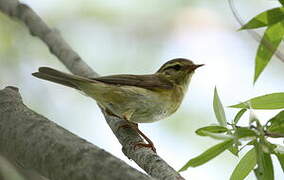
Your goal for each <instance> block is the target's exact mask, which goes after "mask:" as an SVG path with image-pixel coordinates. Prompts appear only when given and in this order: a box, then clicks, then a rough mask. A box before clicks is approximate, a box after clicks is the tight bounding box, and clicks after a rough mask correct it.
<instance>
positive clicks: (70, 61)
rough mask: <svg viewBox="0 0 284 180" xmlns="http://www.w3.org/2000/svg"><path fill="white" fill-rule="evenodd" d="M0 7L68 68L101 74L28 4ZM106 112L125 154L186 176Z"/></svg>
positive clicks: (151, 168)
mask: <svg viewBox="0 0 284 180" xmlns="http://www.w3.org/2000/svg"><path fill="white" fill-rule="evenodd" d="M0 10H1V11H2V12H4V13H5V14H7V15H9V16H11V17H14V18H17V19H19V20H20V21H22V22H24V23H25V25H26V26H27V28H28V29H29V30H30V32H31V35H33V36H37V37H39V38H40V39H41V40H42V41H43V42H45V44H46V45H47V46H48V47H49V49H50V51H51V53H53V54H54V55H55V56H56V57H58V59H59V60H60V61H61V62H62V63H63V64H64V65H65V66H66V68H67V69H68V70H69V71H71V72H72V73H74V74H77V75H81V76H86V77H96V76H98V75H97V73H95V71H93V70H92V69H91V68H90V67H89V66H88V65H87V64H86V63H85V62H84V61H83V60H82V59H81V58H80V57H79V55H78V54H77V53H75V51H74V50H72V49H71V47H70V46H69V45H68V44H67V43H66V42H65V41H64V40H63V39H62V37H61V36H60V34H59V33H58V31H54V30H51V29H50V28H49V27H48V26H47V25H46V24H45V23H44V22H43V21H42V20H41V19H40V17H39V16H38V15H37V14H36V13H35V12H34V11H33V10H32V9H30V8H29V7H28V6H27V5H24V4H21V3H19V2H18V0H0ZM104 115H105V118H106V121H107V123H108V124H109V126H110V128H111V129H112V130H113V133H114V134H115V135H116V137H117V139H118V140H119V142H120V143H121V145H122V146H123V152H124V154H125V155H126V156H127V157H128V158H129V159H132V160H134V161H135V162H136V163H137V164H138V165H139V166H140V167H141V168H142V169H144V170H145V171H146V172H147V173H148V174H149V175H151V176H152V177H155V178H158V179H169V180H174V179H183V178H182V177H181V176H180V174H179V173H178V172H176V171H175V170H174V169H173V168H172V167H171V166H169V165H168V164H167V163H166V162H165V161H164V160H163V159H162V158H161V157H159V156H158V155H157V154H155V153H153V152H152V150H150V149H149V148H145V147H143V148H140V149H134V144H135V143H136V142H140V141H142V139H141V137H140V136H139V135H138V134H137V133H136V132H135V131H133V130H131V129H130V128H127V129H126V128H119V129H118V128H117V127H118V125H119V124H121V123H122V121H124V120H122V119H119V118H116V117H113V116H110V115H108V114H106V113H104ZM117 129H118V130H117Z"/></svg>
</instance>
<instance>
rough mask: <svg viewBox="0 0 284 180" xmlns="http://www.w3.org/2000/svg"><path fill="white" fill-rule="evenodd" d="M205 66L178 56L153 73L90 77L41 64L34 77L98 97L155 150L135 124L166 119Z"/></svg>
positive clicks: (98, 101)
mask: <svg viewBox="0 0 284 180" xmlns="http://www.w3.org/2000/svg"><path fill="white" fill-rule="evenodd" d="M201 66H203V64H199V65H196V64H194V63H193V62H192V61H190V60H187V59H183V58H177V59H173V60H170V61H168V62H166V63H165V64H164V65H162V67H161V68H160V69H159V70H158V71H157V72H156V73H154V74H147V75H132V74H119V75H111V76H101V77H97V78H87V77H82V76H78V75H71V74H67V73H64V72H60V71H57V70H55V69H52V68H48V67H40V68H39V70H38V71H39V72H35V73H33V76H35V77H38V78H40V79H44V80H48V81H52V82H54V83H58V84H62V85H64V86H68V87H71V88H74V89H77V90H79V91H82V92H83V93H84V94H86V95H87V96H89V97H91V98H93V99H95V100H96V101H97V103H98V104H99V105H100V106H101V107H102V108H104V110H106V111H107V112H110V113H111V114H112V115H115V116H118V117H120V118H123V119H125V120H126V121H127V122H130V124H132V125H131V126H130V127H132V128H133V129H134V130H135V131H136V132H138V133H139V134H140V135H142V136H143V137H144V139H145V140H146V141H147V142H148V143H149V144H143V143H137V145H141V146H149V147H151V148H152V149H153V150H154V151H155V148H154V146H153V143H152V141H151V140H150V139H149V138H147V137H146V136H145V135H144V134H143V133H142V132H141V131H140V130H139V129H138V126H137V125H136V123H149V122H154V121H158V120H161V119H164V118H166V117H168V116H170V115H171V114H173V113H174V112H175V111H176V110H177V109H178V107H179V106H180V104H181V102H182V99H183V97H184V95H185V93H186V91H187V88H188V84H189V82H190V80H191V77H192V75H193V74H194V71H195V70H196V69H197V68H199V67H201Z"/></svg>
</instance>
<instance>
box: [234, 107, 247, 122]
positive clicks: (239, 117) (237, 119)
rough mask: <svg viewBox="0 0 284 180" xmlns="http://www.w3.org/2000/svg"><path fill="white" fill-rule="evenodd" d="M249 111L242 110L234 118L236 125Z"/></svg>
mask: <svg viewBox="0 0 284 180" xmlns="http://www.w3.org/2000/svg"><path fill="white" fill-rule="evenodd" d="M246 111H247V109H241V110H240V111H239V112H238V113H237V115H236V116H235V118H234V124H237V123H238V122H239V120H240V119H241V117H242V116H243V114H244V113H245V112H246Z"/></svg>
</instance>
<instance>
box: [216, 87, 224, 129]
mask: <svg viewBox="0 0 284 180" xmlns="http://www.w3.org/2000/svg"><path fill="white" fill-rule="evenodd" d="M213 108H214V112H215V116H216V118H217V120H218V122H219V124H220V125H221V126H226V125H227V120H226V116H225V111H224V108H223V105H222V103H221V101H220V98H219V96H218V92H217V88H216V87H215V89H214V99H213Z"/></svg>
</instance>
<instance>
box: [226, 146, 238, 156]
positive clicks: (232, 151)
mask: <svg viewBox="0 0 284 180" xmlns="http://www.w3.org/2000/svg"><path fill="white" fill-rule="evenodd" d="M228 150H229V151H230V152H231V153H232V154H233V155H235V156H239V148H238V146H234V145H233V146H231V147H229V148H228Z"/></svg>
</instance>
